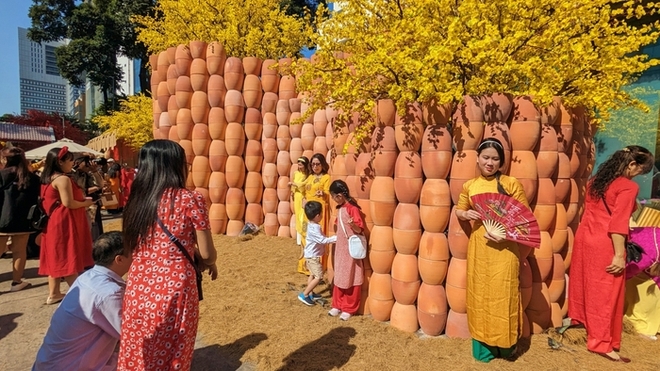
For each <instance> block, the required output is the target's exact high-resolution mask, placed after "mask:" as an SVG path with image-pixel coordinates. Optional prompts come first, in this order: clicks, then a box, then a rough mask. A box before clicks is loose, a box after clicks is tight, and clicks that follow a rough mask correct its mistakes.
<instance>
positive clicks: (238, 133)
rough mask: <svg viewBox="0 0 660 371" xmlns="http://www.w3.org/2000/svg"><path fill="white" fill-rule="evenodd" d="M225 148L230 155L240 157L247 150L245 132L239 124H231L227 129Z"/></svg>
mask: <svg viewBox="0 0 660 371" xmlns="http://www.w3.org/2000/svg"><path fill="white" fill-rule="evenodd" d="M225 148H226V150H227V153H228V154H229V155H234V156H240V155H242V154H243V150H244V149H245V132H244V131H243V126H242V125H241V124H239V123H237V122H230V123H229V124H227V128H226V129H225Z"/></svg>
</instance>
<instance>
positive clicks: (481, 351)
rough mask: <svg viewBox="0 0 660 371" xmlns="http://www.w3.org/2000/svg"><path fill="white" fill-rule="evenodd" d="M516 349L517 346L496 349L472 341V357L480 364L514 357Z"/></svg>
mask: <svg viewBox="0 0 660 371" xmlns="http://www.w3.org/2000/svg"><path fill="white" fill-rule="evenodd" d="M514 348H515V346H513V347H511V348H500V347H494V346H490V345H488V344H486V343H482V342H480V341H478V340H475V339H472V356H473V357H474V358H475V359H476V360H477V361H479V362H486V363H488V362H490V361H492V360H493V359H494V358H509V357H511V356H512V355H513V351H514Z"/></svg>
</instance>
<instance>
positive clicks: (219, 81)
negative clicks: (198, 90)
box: [207, 75, 227, 108]
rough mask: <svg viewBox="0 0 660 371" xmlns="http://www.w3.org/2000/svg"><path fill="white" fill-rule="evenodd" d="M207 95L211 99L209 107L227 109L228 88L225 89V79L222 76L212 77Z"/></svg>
mask: <svg viewBox="0 0 660 371" xmlns="http://www.w3.org/2000/svg"><path fill="white" fill-rule="evenodd" d="M207 94H208V98H209V105H210V106H211V107H222V108H224V107H225V94H227V88H226V87H225V79H224V78H223V77H222V76H220V75H211V76H210V77H209V83H208V87H207Z"/></svg>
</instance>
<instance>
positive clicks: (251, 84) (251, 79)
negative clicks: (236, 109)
mask: <svg viewBox="0 0 660 371" xmlns="http://www.w3.org/2000/svg"><path fill="white" fill-rule="evenodd" d="M262 95H263V91H262V90H261V80H259V77H258V76H257V75H245V82H244V83H243V99H244V100H245V105H246V106H247V107H252V108H260V107H261V99H262Z"/></svg>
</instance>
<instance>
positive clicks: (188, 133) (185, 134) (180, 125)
mask: <svg viewBox="0 0 660 371" xmlns="http://www.w3.org/2000/svg"><path fill="white" fill-rule="evenodd" d="M193 125H194V123H193V120H192V115H191V113H190V110H189V109H188V108H180V109H179V111H178V112H177V114H176V130H177V135H178V137H179V139H186V140H190V139H192V128H193Z"/></svg>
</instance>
